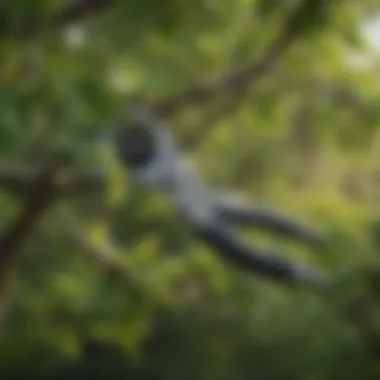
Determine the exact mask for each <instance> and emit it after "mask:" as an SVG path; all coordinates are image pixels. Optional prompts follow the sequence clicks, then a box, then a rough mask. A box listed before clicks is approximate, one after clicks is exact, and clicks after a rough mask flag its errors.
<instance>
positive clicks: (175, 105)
mask: <svg viewBox="0 0 380 380" xmlns="http://www.w3.org/2000/svg"><path fill="white" fill-rule="evenodd" d="M306 6H307V0H304V1H303V2H301V3H300V5H299V6H298V7H295V9H294V10H293V12H291V13H290V15H289V16H288V17H287V19H286V21H285V23H284V26H283V27H282V30H281V31H280V32H279V33H278V36H277V38H276V39H275V40H274V42H273V43H272V44H271V45H270V46H269V48H268V49H267V51H266V52H265V53H264V55H263V56H262V57H261V58H259V59H258V60H254V61H253V62H251V63H249V64H248V65H247V66H246V67H243V68H241V69H238V70H235V71H233V72H232V73H230V74H228V75H225V76H222V77H218V78H216V79H212V80H209V81H207V82H205V83H202V84H198V85H196V86H195V87H191V88H189V89H187V90H185V91H183V92H181V93H179V94H176V95H173V96H170V97H168V98H166V99H164V100H161V101H158V102H157V103H155V104H154V105H153V107H152V108H153V109H154V110H155V111H156V112H157V113H158V114H160V115H161V116H171V115H172V114H174V113H175V112H177V111H178V110H179V109H181V108H183V107H185V106H189V105H197V104H200V103H203V102H205V101H207V100H209V99H210V98H211V97H213V96H214V95H215V94H218V93H220V92H222V91H226V90H229V91H237V92H239V91H244V90H245V89H246V88H248V87H249V86H250V85H251V84H252V82H253V81H254V80H258V79H259V78H261V77H262V76H263V75H264V74H266V73H267V72H268V71H269V70H270V69H271V68H272V67H273V65H274V64H275V63H276V61H277V60H278V59H279V58H280V57H281V55H282V54H283V53H285V52H286V51H287V50H288V49H289V48H290V46H291V45H292V44H293V43H294V42H295V40H296V38H297V37H299V36H300V35H301V33H302V31H303V28H302V26H300V25H303V24H302V22H300V20H299V17H301V16H302V15H303V13H304V11H305V7H306Z"/></svg>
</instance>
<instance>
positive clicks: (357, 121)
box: [0, 0, 380, 380]
mask: <svg viewBox="0 0 380 380" xmlns="http://www.w3.org/2000/svg"><path fill="white" fill-rule="evenodd" d="M379 14H380V5H379V3H378V1H375V0H362V1H354V0H339V1H338V0H335V1H317V0H277V1H273V0H223V1H216V0H207V1H206V0H194V1H190V2H189V1H178V0H164V1H153V0H139V1H137V0H130V1H121V0H120V1H116V0H114V1H111V0H108V1H106V0H61V1H58V0H56V1H48V0H36V1H28V0H14V1H9V2H3V4H1V5H0V44H1V48H0V54H1V60H0V81H1V85H0V111H1V112H0V149H1V156H0V160H1V161H0V205H1V210H2V213H1V216H0V223H1V230H0V349H1V355H0V377H1V378H4V379H5V378H11V377H12V376H15V377H17V376H19V377H20V378H26V377H28V378H29V377H33V376H35V377H36V378H39V379H45V378H46V379H53V378H54V379H55V378H56V379H69V378H71V377H73V378H86V377H87V378H91V379H106V378H107V379H108V378H110V379H124V378H127V376H130V377H131V378H141V379H168V380H170V379H179V378H180V379H189V380H203V379H204V380H212V379H215V380H223V379H226V380H227V379H228V380H230V379H236V380H248V379H252V378H257V379H268V380H269V379H270V380H272V379H273V380H275V379H289V380H297V379H299V380H308V379H310V380H317V379H323V380H329V379H331V380H335V379H338V378H346V379H348V380H350V379H353V380H354V379H355V380H356V379H358V378H363V379H369V380H371V379H378V378H379V376H380V364H379V361H378V348H379V347H380V330H379V321H378V319H377V318H378V315H379V313H380V304H379V299H380V293H379V289H380V288H379V283H380V271H379V264H380V262H379V257H378V250H379V248H380V239H379V236H380V235H379V234H380V223H379V219H378V208H379V202H380V180H379V179H380V166H379V158H380V129H379V128H378V126H379V125H380V111H379V107H378V105H379V101H380V92H379V90H378V87H379V74H378V68H379V62H380V61H379V50H378V49H376V46H375V45H373V44H372V43H371V40H373V39H376V36H375V37H374V34H376V31H374V32H372V36H371V35H369V33H370V31H371V30H372V29H371V28H372V25H375V24H374V23H376V18H377V20H378V16H379ZM377 22H378V21H377ZM373 30H376V29H373ZM377 30H378V29H377ZM369 37H371V38H369ZM378 38H380V36H378ZM131 94H133V95H135V94H138V95H139V96H141V97H143V98H144V100H145V101H146V102H147V104H149V106H151V107H152V108H153V109H155V110H156V111H157V112H158V113H159V114H160V116H161V117H162V118H163V120H165V122H166V123H167V127H168V128H169V129H170V131H171V132H172V133H173V134H174V136H175V138H176V141H177V143H178V145H179V146H180V147H181V148H182V149H183V151H184V154H186V155H188V156H189V160H192V161H193V162H194V163H196V165H197V166H198V167H199V170H200V171H201V172H202V175H203V176H204V178H205V180H207V181H208V182H209V183H210V184H214V185H215V186H217V187H224V188H226V189H229V190H231V191H232V192H234V193H240V194H243V195H245V196H247V197H249V198H250V199H253V200H256V201H259V202H264V203H266V204H269V205H271V206H273V207H275V208H277V209H281V210H283V211H285V212H287V213H289V214H290V215H294V216H297V217H299V218H301V219H305V220H309V221H311V222H312V223H313V224H315V225H317V226H320V227H322V228H323V229H324V230H325V232H326V236H327V244H326V248H325V249H324V250H323V252H321V253H320V254H318V255H312V254H311V253H310V252H308V250H307V249H305V248H303V247H299V246H297V245H296V244H291V243H289V242H288V241H285V240H283V239H279V238H274V237H273V236H269V235H266V234H263V233H262V232H260V233H259V232H257V231H244V235H245V236H246V237H247V239H248V240H250V241H259V242H261V243H262V244H263V245H266V246H274V247H280V248H281V249H282V250H283V251H284V252H285V253H284V254H287V255H288V256H289V257H291V258H292V259H295V260H299V261H300V262H305V263H307V264H310V265H314V266H316V267H318V268H320V269H321V270H325V271H327V272H329V273H331V274H332V276H333V277H334V278H335V279H336V282H335V283H334V286H332V288H331V289H330V290H329V291H328V292H325V293H315V292H312V291H306V290H301V289H295V288H291V287H284V286H281V285H279V284H275V283H272V282H270V281H268V280H267V279H263V278H260V277H258V276H253V275H250V274H247V273H242V272H241V271H239V270H237V269H235V268H233V267H230V266H228V265H226V264H225V263H222V262H220V261H219V260H218V258H217V257H216V256H215V255H214V254H213V252H211V251H210V250H209V249H207V247H205V246H203V245H202V244H201V243H199V242H197V241H196V240H195V239H193V238H192V237H191V236H189V234H188V233H187V232H186V229H184V228H183V226H182V225H181V223H178V219H177V218H176V215H175V214H174V213H173V210H172V207H171V205H170V204H168V202H167V201H166V199H164V198H163V197H161V196H160V195H158V194H151V193H149V192H139V193H137V194H136V192H134V191H132V190H131V187H130V186H129V183H128V175H127V173H126V172H125V169H124V168H123V167H122V166H121V165H120V164H119V163H118V162H117V160H116V159H115V157H113V155H112V154H111V153H110V152H109V151H108V150H107V149H106V147H105V146H104V144H102V141H101V139H99V138H95V137H94V136H98V135H99V134H102V133H105V134H106V133H107V131H109V130H110V127H111V126H112V122H113V121H114V120H116V119H118V118H119V117H120V116H122V115H125V114H126V113H127V110H128V99H129V97H130V95H131Z"/></svg>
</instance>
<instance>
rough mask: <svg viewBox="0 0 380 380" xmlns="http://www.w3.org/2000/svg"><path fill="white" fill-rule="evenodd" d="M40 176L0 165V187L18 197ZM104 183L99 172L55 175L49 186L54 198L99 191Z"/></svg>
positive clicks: (32, 171)
mask: <svg viewBox="0 0 380 380" xmlns="http://www.w3.org/2000/svg"><path fill="white" fill-rule="evenodd" d="M40 175H41V174H40V172H39V171H38V170H36V169H32V168H27V167H20V166H19V167H12V166H8V165H4V164H3V165H0V187H2V188H4V189H6V190H10V191H12V192H15V193H16V194H18V195H26V194H27V193H28V191H29V189H30V187H31V186H32V185H33V183H34V182H35V181H36V180H37V178H39V176H40ZM105 183H106V178H105V176H104V175H103V174H102V173H101V172H100V171H92V172H88V173H81V174H70V173H57V175H56V176H54V178H52V183H51V184H50V185H51V186H52V187H53V188H54V192H55V194H56V196H57V197H62V196H72V195H80V194H88V193H89V192H92V191H101V190H102V189H103V187H104V186H105Z"/></svg>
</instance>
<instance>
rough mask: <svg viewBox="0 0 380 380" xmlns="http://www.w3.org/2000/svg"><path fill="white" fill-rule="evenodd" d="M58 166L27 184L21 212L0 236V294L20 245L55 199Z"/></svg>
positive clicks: (57, 164) (55, 165) (54, 165)
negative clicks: (55, 179)
mask: <svg viewBox="0 0 380 380" xmlns="http://www.w3.org/2000/svg"><path fill="white" fill-rule="evenodd" d="M60 166H61V165H60V164H59V163H58V162H57V163H54V164H53V165H51V166H50V167H49V168H48V169H47V170H45V171H44V172H42V174H41V175H40V176H37V178H36V179H35V181H34V182H32V183H29V184H28V187H27V191H25V190H26V189H24V192H25V194H26V199H25V201H24V208H23V210H22V211H21V213H20V214H19V216H18V217H17V218H16V220H15V221H14V222H13V223H11V224H10V225H9V226H8V227H7V228H6V229H5V231H3V232H2V234H1V235H0V292H2V291H3V290H4V288H5V287H6V280H7V278H8V275H9V272H10V269H11V267H12V264H13V262H14V261H15V259H16V257H17V254H18V252H19V250H20V248H21V247H22V244H23V243H24V242H25V240H26V239H27V238H28V237H29V236H30V235H31V233H32V232H33V228H34V226H35V224H36V223H37V221H38V219H39V218H40V217H41V216H42V214H43V212H44V211H46V209H47V208H48V206H49V205H50V203H51V202H52V201H53V200H54V198H55V191H54V190H55V187H54V181H53V179H54V176H55V174H56V172H57V171H58V170H59V168H60Z"/></svg>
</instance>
